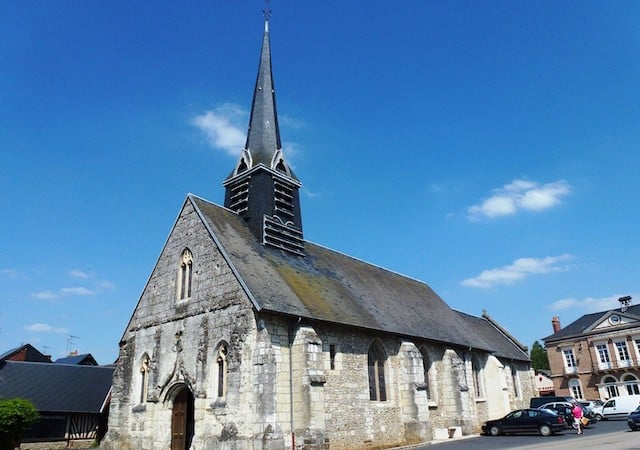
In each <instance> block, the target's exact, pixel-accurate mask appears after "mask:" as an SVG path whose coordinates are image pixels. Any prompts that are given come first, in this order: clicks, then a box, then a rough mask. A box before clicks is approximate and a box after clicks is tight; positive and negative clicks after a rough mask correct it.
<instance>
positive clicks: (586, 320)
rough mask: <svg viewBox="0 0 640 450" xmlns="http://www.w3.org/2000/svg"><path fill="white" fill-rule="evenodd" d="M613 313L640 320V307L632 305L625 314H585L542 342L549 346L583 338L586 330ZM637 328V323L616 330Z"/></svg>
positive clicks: (617, 310) (609, 311) (604, 312)
mask: <svg viewBox="0 0 640 450" xmlns="http://www.w3.org/2000/svg"><path fill="white" fill-rule="evenodd" d="M612 312H616V313H617V314H620V315H627V316H636V319H638V320H640V305H631V306H629V307H628V308H627V310H626V311H625V312H622V309H621V308H618V309H613V310H607V311H600V312H597V313H591V314H585V315H584V316H582V317H580V318H579V319H577V320H576V321H574V322H571V323H570V324H569V325H567V326H566V327H564V328H562V329H561V330H560V331H558V332H557V333H554V334H551V335H549V336H547V337H545V338H543V339H542V340H543V341H544V342H545V344H549V343H552V342H555V341H560V340H563V339H568V338H572V337H578V336H583V335H584V332H585V330H587V329H588V328H589V327H591V326H592V325H594V324H595V323H596V322H599V321H600V320H601V319H603V318H604V316H605V315H607V314H610V313H612ZM637 326H638V324H637V323H636V324H632V325H626V326H625V325H622V326H620V327H619V328H618V327H617V328H616V329H624V328H629V327H637ZM601 331H602V330H597V331H596V330H594V333H599V332H601Z"/></svg>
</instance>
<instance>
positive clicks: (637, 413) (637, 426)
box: [627, 406, 640, 431]
mask: <svg viewBox="0 0 640 450" xmlns="http://www.w3.org/2000/svg"><path fill="white" fill-rule="evenodd" d="M627 425H629V428H631V431H636V430H640V406H638V407H637V408H636V409H635V410H634V411H632V412H631V413H630V414H629V417H627Z"/></svg>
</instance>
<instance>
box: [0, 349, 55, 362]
mask: <svg viewBox="0 0 640 450" xmlns="http://www.w3.org/2000/svg"><path fill="white" fill-rule="evenodd" d="M21 352H24V357H23V358H21V359H20V361H32V362H43V363H50V362H51V358H49V357H48V356H47V355H45V354H43V353H41V352H40V351H38V349H36V348H35V347H34V346H33V345H31V344H24V345H21V346H20V347H16V348H12V349H11V350H9V351H7V352H5V353H3V354H2V355H0V361H4V360H7V359H13V358H14V357H15V356H16V355H17V354H19V353H21Z"/></svg>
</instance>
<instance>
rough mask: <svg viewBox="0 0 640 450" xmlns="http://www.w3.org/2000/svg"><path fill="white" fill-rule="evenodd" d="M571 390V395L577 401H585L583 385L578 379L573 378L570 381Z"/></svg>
mask: <svg viewBox="0 0 640 450" xmlns="http://www.w3.org/2000/svg"><path fill="white" fill-rule="evenodd" d="M569 390H570V391H571V395H572V396H573V397H574V398H576V399H583V398H584V396H583V394H582V384H581V383H580V380H579V379H578V378H572V379H570V380H569Z"/></svg>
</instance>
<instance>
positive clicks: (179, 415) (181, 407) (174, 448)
mask: <svg viewBox="0 0 640 450" xmlns="http://www.w3.org/2000/svg"><path fill="white" fill-rule="evenodd" d="M192 439H193V394H191V391H190V390H189V389H187V388H186V387H181V388H180V390H179V391H178V392H177V393H176V395H175V397H174V398H173V409H172V412H171V450H187V449H188V448H189V447H190V446H191V440H192Z"/></svg>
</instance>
